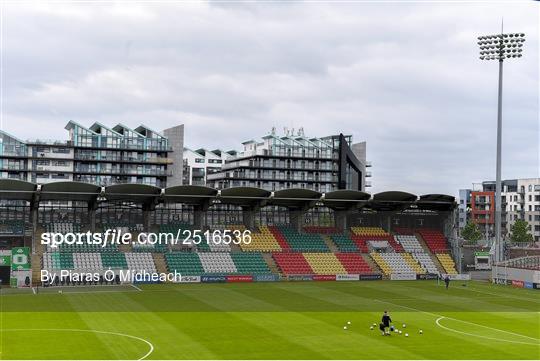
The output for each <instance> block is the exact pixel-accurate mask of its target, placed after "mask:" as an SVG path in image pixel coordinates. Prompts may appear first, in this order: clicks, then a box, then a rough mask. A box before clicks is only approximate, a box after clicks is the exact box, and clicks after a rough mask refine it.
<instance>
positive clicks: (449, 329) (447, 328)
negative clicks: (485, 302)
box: [435, 316, 538, 346]
mask: <svg viewBox="0 0 540 361" xmlns="http://www.w3.org/2000/svg"><path fill="white" fill-rule="evenodd" d="M445 318H446V319H450V320H455V319H453V318H449V317H444V316H441V317H439V318H438V319H436V320H435V323H436V324H437V326H439V327H440V328H442V329H445V330H447V331H451V332H455V333H459V334H462V335H466V336H473V337H479V338H484V339H487V340H493V341H502V342H510V343H517V344H521V345H532V346H538V343H532V342H523V341H514V340H506V339H504V338H498V337H489V336H484V335H477V334H474V333H468V332H464V331H459V330H455V329H453V328H450V327H447V326H444V325H441V320H443V319H445ZM456 321H460V322H463V321H462V320H456ZM467 323H469V322H467ZM475 325H476V324H475ZM478 326H482V327H486V328H489V329H492V330H496V331H499V332H504V333H509V334H511V335H516V336H520V337H525V338H530V339H533V340H537V339H535V338H533V337H529V336H525V335H520V334H518V333H513V332H509V331H504V330H499V329H497V328H492V327H488V326H483V325H478Z"/></svg>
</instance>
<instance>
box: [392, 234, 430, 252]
mask: <svg viewBox="0 0 540 361" xmlns="http://www.w3.org/2000/svg"><path fill="white" fill-rule="evenodd" d="M394 239H395V241H396V242H397V243H399V244H400V245H401V246H402V247H403V249H404V250H405V252H411V253H414V252H424V248H422V245H421V244H420V242H419V241H418V238H416V236H415V235H401V234H398V235H396V236H394Z"/></svg>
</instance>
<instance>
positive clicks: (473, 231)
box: [461, 222, 482, 242]
mask: <svg viewBox="0 0 540 361" xmlns="http://www.w3.org/2000/svg"><path fill="white" fill-rule="evenodd" d="M461 236H462V237H463V238H464V239H465V240H467V241H470V242H477V241H479V240H480V239H482V232H480V229H479V228H478V225H477V224H476V223H473V222H468V223H467V224H466V225H465V227H463V230H462V231H461Z"/></svg>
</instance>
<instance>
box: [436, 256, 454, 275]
mask: <svg viewBox="0 0 540 361" xmlns="http://www.w3.org/2000/svg"><path fill="white" fill-rule="evenodd" d="M437 258H438V259H439V262H440V263H441V264H442V266H443V269H444V273H448V274H457V271H456V264H455V263H454V259H453V258H452V256H450V255H449V254H448V253H437Z"/></svg>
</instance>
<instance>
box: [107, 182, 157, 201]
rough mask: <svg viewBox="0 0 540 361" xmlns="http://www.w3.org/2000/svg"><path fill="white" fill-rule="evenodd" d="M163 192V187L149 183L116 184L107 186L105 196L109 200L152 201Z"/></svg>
mask: <svg viewBox="0 0 540 361" xmlns="http://www.w3.org/2000/svg"><path fill="white" fill-rule="evenodd" d="M160 194H161V188H158V187H154V186H151V185H148V184H115V185H112V186H108V187H105V193H104V197H105V198H107V200H109V201H124V202H129V201H132V202H136V203H151V202H153V201H155V200H156V199H157V197H158V196H159V195H160Z"/></svg>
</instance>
